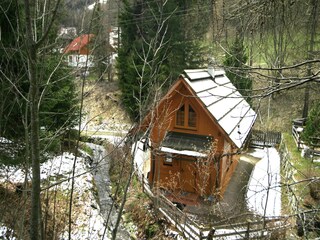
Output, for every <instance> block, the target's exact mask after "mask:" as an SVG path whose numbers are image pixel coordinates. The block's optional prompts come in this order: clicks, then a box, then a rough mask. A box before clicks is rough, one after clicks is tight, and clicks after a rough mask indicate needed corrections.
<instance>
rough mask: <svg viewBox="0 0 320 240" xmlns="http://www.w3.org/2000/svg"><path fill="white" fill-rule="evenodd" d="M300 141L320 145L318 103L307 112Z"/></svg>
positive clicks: (319, 110)
mask: <svg viewBox="0 0 320 240" xmlns="http://www.w3.org/2000/svg"><path fill="white" fill-rule="evenodd" d="M302 139H303V140H304V141H306V142H307V143H308V144H319V143H320V102H317V103H316V104H315V105H314V106H313V108H312V109H311V110H310V112H309V115H308V118H307V122H306V126H305V128H304V130H303V134H302Z"/></svg>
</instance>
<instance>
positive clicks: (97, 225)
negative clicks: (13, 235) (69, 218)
mask: <svg viewBox="0 0 320 240" xmlns="http://www.w3.org/2000/svg"><path fill="white" fill-rule="evenodd" d="M74 160H75V156H74V155H73V154H71V153H63V155H61V156H57V157H53V158H52V159H49V160H48V161H46V162H45V163H43V164H41V180H45V179H49V178H50V184H53V183H55V182H57V181H61V180H63V179H68V178H70V177H71V176H72V168H73V164H74ZM29 172H30V170H29ZM78 175H80V176H78ZM75 176H78V177H76V179H75V182H74V183H75V184H74V191H75V193H76V194H77V195H80V198H79V199H77V204H78V205H80V207H81V210H82V211H81V212H77V213H76V215H75V216H74V223H73V226H72V233H71V235H72V239H77V240H81V239H102V235H103V232H104V230H105V227H104V225H103V224H104V219H103V217H102V215H101V214H100V208H99V205H98V203H97V201H96V198H95V196H94V195H93V192H92V191H90V190H92V189H93V188H94V185H93V175H92V174H91V173H90V172H88V171H87V167H86V162H85V158H84V157H78V158H77V160H76V169H75ZM24 179H25V171H23V170H21V169H19V168H16V167H8V166H6V167H5V166H1V167H0V182H1V183H4V182H8V181H9V182H11V183H15V184H17V183H23V182H24ZM28 179H29V180H30V175H29V176H28ZM44 182H45V181H44ZM42 187H45V186H42ZM58 188H59V189H60V190H62V191H67V190H70V189H71V181H69V180H67V181H64V182H62V183H60V184H59V185H58ZM0 226H1V225H0ZM3 229H4V228H3V227H1V228H0V237H1V234H3V233H2V232H1V231H4V230H3ZM60 239H68V232H67V230H66V231H65V232H64V233H62V234H61V237H60ZM105 239H107V236H105Z"/></svg>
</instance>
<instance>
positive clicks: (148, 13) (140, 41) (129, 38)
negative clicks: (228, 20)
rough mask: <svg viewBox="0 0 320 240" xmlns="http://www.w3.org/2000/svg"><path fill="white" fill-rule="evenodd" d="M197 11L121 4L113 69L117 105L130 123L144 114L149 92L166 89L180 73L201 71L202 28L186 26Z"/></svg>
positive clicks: (171, 4)
mask: <svg viewBox="0 0 320 240" xmlns="http://www.w3.org/2000/svg"><path fill="white" fill-rule="evenodd" d="M187 3H188V5H187ZM200 10H201V9H194V3H193V2H189V1H168V2H166V4H165V5H162V4H160V3H159V2H158V1H153V0H147V1H143V2H140V1H136V2H135V3H134V4H130V3H129V2H128V1H127V2H125V7H124V11H123V12H122V14H121V18H120V23H119V24H120V27H121V47H120V49H119V53H118V64H117V68H118V73H119V81H120V87H121V90H122V101H123V104H124V106H125V107H126V109H127V110H128V112H129V114H130V115H131V117H132V118H134V119H135V118H137V117H141V116H140V115H141V114H142V113H141V111H139V108H140V109H141V105H143V106H144V107H143V108H144V109H145V110H146V109H147V106H148V104H150V103H151V102H152V101H151V99H152V96H153V94H154V93H155V90H154V89H155V88H157V87H159V86H164V88H166V87H168V86H169V85H170V84H171V83H172V81H174V80H176V79H177V78H178V76H179V74H181V73H182V71H183V69H186V68H198V67H200V66H201V65H202V63H203V61H204V59H203V56H205V54H204V53H203V49H202V48H201V47H200V46H201V45H200V39H201V38H202V36H203V33H204V32H205V31H206V30H205V29H206V26H203V27H202V28H193V27H192V25H193V24H195V23H194V22H193V21H190V17H192V15H197V14H199V12H198V11H200ZM191 14H192V15H191ZM159 26H162V27H161V28H160V27H159ZM150 46H153V47H151V48H150ZM155 86H156V87H155ZM163 90H165V89H163Z"/></svg>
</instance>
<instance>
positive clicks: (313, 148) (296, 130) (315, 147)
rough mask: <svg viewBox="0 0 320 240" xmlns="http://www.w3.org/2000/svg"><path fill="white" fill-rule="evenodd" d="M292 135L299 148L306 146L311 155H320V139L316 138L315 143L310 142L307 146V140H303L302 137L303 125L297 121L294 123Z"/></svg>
mask: <svg viewBox="0 0 320 240" xmlns="http://www.w3.org/2000/svg"><path fill="white" fill-rule="evenodd" d="M291 132H292V136H293V139H294V141H295V143H296V145H297V148H298V150H302V149H304V148H306V149H307V151H309V152H308V153H306V154H307V155H309V156H312V157H313V156H320V149H319V148H320V145H319V142H320V139H317V138H315V141H314V143H313V144H310V145H309V146H307V144H306V143H305V142H303V140H302V139H301V135H302V132H303V126H302V125H300V124H296V123H295V122H293V124H292V131H291Z"/></svg>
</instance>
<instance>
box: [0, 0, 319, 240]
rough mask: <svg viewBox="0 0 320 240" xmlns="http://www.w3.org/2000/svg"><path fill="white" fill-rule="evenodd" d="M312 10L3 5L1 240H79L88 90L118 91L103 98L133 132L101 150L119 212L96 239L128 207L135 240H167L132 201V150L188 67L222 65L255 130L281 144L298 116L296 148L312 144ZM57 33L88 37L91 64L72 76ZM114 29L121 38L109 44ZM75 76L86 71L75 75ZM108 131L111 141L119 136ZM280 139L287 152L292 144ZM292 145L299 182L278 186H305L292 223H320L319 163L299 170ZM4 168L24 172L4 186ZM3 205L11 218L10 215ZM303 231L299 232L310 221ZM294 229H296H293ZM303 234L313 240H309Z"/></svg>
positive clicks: (127, 3)
mask: <svg viewBox="0 0 320 240" xmlns="http://www.w3.org/2000/svg"><path fill="white" fill-rule="evenodd" d="M92 4H93V5H92ZM89 5H92V6H93V7H92V8H88V6H89ZM319 5H320V4H319V2H318V1H317V0H307V1H296V0H277V1H275V0H273V1H270V0H170V1H169V0H109V1H98V0H95V1H93V0H92V1H83V0H78V1H67V0H65V1H64V0H53V1H47V0H45V1H35V0H23V1H15V0H2V1H1V3H0V169H1V174H0V209H1V212H3V213H4V214H3V215H2V216H1V217H0V229H2V228H1V227H3V226H5V227H8V229H11V230H12V231H11V230H10V231H11V232H12V235H10V237H7V238H6V236H5V233H2V232H1V231H0V238H4V239H76V238H75V237H74V236H73V235H72V231H73V224H74V222H75V221H76V215H77V214H76V212H77V211H78V207H79V206H78V205H77V199H78V198H80V197H79V193H78V192H77V191H75V185H76V183H77V180H78V179H79V178H80V177H81V176H82V175H84V174H86V173H87V172H89V173H93V172H94V171H95V170H97V169H98V168H99V167H100V166H99V162H98V163H97V164H96V165H94V166H93V165H92V164H91V165H90V164H89V165H90V167H89V170H88V169H87V170H84V171H85V173H79V172H77V170H76V169H77V164H78V163H77V162H78V161H82V159H87V160H86V161H87V162H88V161H89V162H91V160H88V159H90V158H91V157H92V155H93V150H92V149H90V147H88V145H87V144H86V142H89V141H91V140H90V139H91V137H90V136H88V135H86V134H84V129H85V127H83V126H84V125H87V124H88V122H90V119H89V120H88V117H87V115H86V114H87V111H88V110H87V109H86V106H85V104H86V101H85V99H86V98H87V97H88V96H89V95H90V94H91V93H90V92H89V91H87V87H88V86H100V85H101V86H103V87H105V88H108V87H110V86H114V85H116V88H117V89H119V92H120V93H119V95H116V94H115V95H112V96H111V95H108V96H107V97H108V98H110V99H111V100H112V101H113V102H115V103H116V104H117V109H121V111H123V115H125V116H126V117H128V119H130V120H129V122H130V124H131V126H133V127H132V129H131V130H128V129H126V130H125V131H126V134H127V133H128V135H129V136H130V137H127V136H126V135H125V136H124V137H123V140H122V142H125V144H122V142H121V143H119V144H115V145H112V144H110V143H105V142H104V143H103V145H104V147H105V148H106V149H107V152H108V153H106V156H104V157H103V158H102V159H103V160H106V159H111V160H110V161H111V163H110V175H111V176H110V178H111V181H112V182H113V184H114V185H113V192H112V194H113V199H114V202H115V203H114V204H112V208H115V206H114V205H117V211H118V214H117V217H116V221H114V223H113V225H112V226H111V224H110V222H111V220H110V221H109V215H110V214H109V215H108V214H107V215H108V217H106V219H104V220H103V224H104V229H105V230H104V231H102V232H104V233H103V234H100V235H99V237H100V238H101V239H117V229H118V228H119V229H120V228H121V227H119V225H121V224H120V220H121V219H122V215H123V214H124V212H126V211H130V210H131V211H133V212H135V215H134V214H132V216H131V217H130V218H134V217H133V216H137V215H138V216H139V214H137V212H139V211H140V212H143V213H144V214H145V215H143V216H139V217H140V218H138V219H140V220H141V218H145V219H146V221H145V223H144V224H145V225H144V226H142V227H141V226H139V227H140V230H139V231H140V233H141V236H142V235H143V236H144V237H145V238H146V239H156V238H159V236H161V237H163V239H170V237H168V236H165V234H164V233H163V232H164V230H163V228H164V227H163V225H161V223H159V221H156V220H154V218H153V217H152V214H151V215H150V212H149V213H148V211H147V210H146V209H144V210H143V211H142V210H141V209H138V210H137V209H135V207H134V205H135V203H136V201H138V202H139V198H142V199H143V201H146V202H148V201H149V200H147V197H146V196H144V195H143V193H139V194H137V195H136V196H135V195H134V194H133V193H132V192H135V190H136V189H135V188H134V187H136V188H138V187H137V186H136V185H137V183H136V182H137V179H136V177H135V176H134V170H133V169H134V166H133V165H134V164H133V156H132V155H131V152H130V149H129V146H130V145H131V144H133V143H134V142H135V141H136V140H137V139H138V138H139V137H141V136H140V135H139V136H138V134H133V133H134V132H135V128H136V127H137V126H139V124H141V123H142V122H143V120H144V118H145V117H146V116H147V115H148V114H149V113H150V111H152V109H154V108H155V106H156V105H157V103H158V102H159V100H160V99H161V97H162V96H163V95H164V94H165V93H166V91H167V90H168V88H169V87H170V86H171V85H172V84H173V83H174V82H175V81H176V80H177V79H178V77H179V75H180V74H181V73H182V72H183V70H185V69H199V68H202V69H206V68H207V67H208V65H210V64H211V65H213V66H214V67H215V68H217V69H222V68H223V69H225V71H226V75H227V76H228V78H229V79H230V80H231V81H232V83H233V84H234V86H235V87H236V88H237V89H238V91H239V92H240V93H241V94H242V95H243V96H244V97H245V99H246V100H247V101H248V102H249V103H250V106H251V107H252V108H253V109H254V110H255V112H256V113H257V114H258V120H257V122H256V124H255V128H256V129H259V130H262V131H278V132H281V133H283V136H284V137H283V138H284V139H289V138H290V137H291V128H292V121H294V120H295V119H303V121H305V131H304V132H303V134H302V135H301V138H302V140H303V141H304V142H305V143H306V144H308V145H310V146H312V148H315V149H317V148H319V146H320V143H319V142H320V124H319V121H320V95H319V90H320V85H319V81H320V72H319V69H320V29H319V26H320V24H319V20H320V19H319V18H320V14H319V12H320V10H319V7H320V6H319ZM62 27H75V28H76V29H77V36H80V35H81V34H94V36H95V37H94V40H93V41H92V42H91V43H90V45H89V46H90V49H92V50H91V53H90V54H92V55H93V56H94V67H92V68H90V69H89V68H85V69H75V68H72V67H70V66H68V65H67V64H66V62H67V61H66V56H65V54H63V49H64V48H65V47H66V45H67V43H66V42H65V41H64V40H62V39H59V38H58V31H59V29H60V28H62ZM114 28H116V29H117V32H118V40H117V41H118V42H117V46H112V47H110V36H111V29H114ZM61 49H62V51H61ZM112 56H116V57H115V60H112ZM83 70H84V71H85V72H86V71H87V70H88V72H89V75H88V76H86V75H82V72H83ZM79 72H81V73H80V74H79ZM117 94H118V92H117ZM114 96H116V97H119V99H115V98H116V97H114ZM107 97H105V98H104V99H98V100H96V101H100V102H103V101H105V100H106V99H107ZM93 105H94V104H93ZM92 111H93V109H92ZM105 111H106V112H107V113H108V114H110V115H112V112H111V111H110V112H108V110H105ZM98 115H99V114H98ZM101 116H103V115H102V114H101ZM101 116H100V119H99V121H100V122H103V119H102V118H103V117H101ZM96 118H99V116H96ZM115 119H116V120H115V121H117V118H115ZM117 124H120V123H119V122H118V123H117ZM114 129H116V128H113V129H112V131H113V132H112V134H114V136H119V135H120V132H121V133H122V132H123V131H122V130H114ZM97 131H98V130H97ZM117 131H118V132H117ZM140 134H141V133H140ZM147 134H148V132H147V131H146V132H145V133H144V134H143V135H144V136H145V135H147ZM287 141H288V142H290V143H287V145H288V146H290V144H291V142H292V140H287ZM292 149H293V150H292V151H293V153H291V154H292V156H293V158H295V159H297V160H296V161H297V165H298V166H295V168H296V169H295V170H296V172H302V174H301V176H295V177H293V181H292V182H290V183H286V185H285V186H283V188H288V187H289V186H290V187H291V184H292V185H299V183H300V182H302V183H303V184H304V185H303V186H302V185H301V187H300V188H299V194H300V195H299V194H297V195H298V196H295V198H296V199H298V200H297V201H298V205H299V206H302V207H301V209H298V210H297V211H296V212H294V213H292V215H294V216H298V219H301V216H302V214H304V212H308V214H309V213H312V214H313V215H312V218H314V219H316V221H315V222H318V220H319V216H318V215H317V211H318V208H319V199H320V197H319V192H318V191H319V188H320V182H319V177H320V173H319V172H318V170H317V168H318V165H317V163H314V162H313V160H312V161H309V160H307V161H308V162H307V163H304V162H303V163H302V162H301V161H303V160H301V158H300V156H299V155H300V153H299V152H298V151H297V149H296V148H295V147H292ZM65 152H70V153H72V154H73V161H72V163H71V166H72V167H71V169H70V171H69V172H68V175H67V177H66V178H65V176H62V175H59V174H57V175H56V176H55V177H54V180H53V179H52V178H53V177H48V179H45V180H44V179H42V177H41V174H42V172H43V171H44V170H43V169H44V167H43V166H44V165H43V164H46V163H47V161H48V160H50V159H52V158H54V157H56V156H60V155H63V153H65ZM88 156H91V157H88ZM99 161H100V160H99ZM101 161H102V160H101ZM299 161H300V162H299ZM101 165H102V164H101ZM11 167H13V168H15V169H20V170H21V171H22V172H23V174H24V176H25V179H24V180H23V181H21V182H20V183H13V182H12V181H11V182H10V181H9V180H8V179H7V178H6V176H5V172H6V171H7V169H10V168H11ZM51 180H52V181H51ZM64 182H69V183H70V186H69V189H68V190H67V191H63V190H61V189H60V190H57V189H56V188H55V187H56V186H59V185H62V184H63V183H64ZM94 185H95V184H93V186H92V188H95V187H94ZM299 186H300V185H299ZM132 189H133V190H132ZM95 191H96V192H98V191H97V190H95ZM96 194H97V193H96ZM132 194H133V196H132ZM97 195H98V194H97ZM309 195H311V197H310V196H309ZM306 196H307V197H306ZM84 201H85V200H84ZM299 201H300V202H299ZM10 202H14V204H13V207H12V208H13V209H15V210H16V211H12V209H10V207H8V203H10ZM128 202H129V204H128ZM148 203H149V204H150V205H152V203H150V202H148ZM112 208H111V209H112ZM128 209H130V210H128ZM110 212H111V210H110ZM145 212H146V213H145ZM153 215H156V214H155V213H153ZM18 216H23V217H18ZM18 218H19V220H15V219H18ZM130 221H131V222H135V221H134V219H131V220H130ZM130 221H129V222H130ZM138 221H139V220H138ZM136 222H137V220H136ZM108 223H109V224H110V226H109V225H108ZM303 224H304V225H303V230H304V231H306V230H307V229H308V228H309V226H308V224H310V222H309V221H303ZM296 227H297V226H296V224H295V223H293V224H292V226H291V227H290V230H289V231H292V232H294V231H295V229H296ZM141 228H144V230H141ZM105 232H107V234H106V233H105ZM62 233H63V234H64V235H63V234H62ZM10 234H11V233H10ZM310 234H311V235H310V236H311V238H312V237H314V236H315V235H317V233H314V232H312V233H310ZM107 235H108V237H107ZM8 236H9V233H8ZM62 236H63V237H62ZM105 236H106V238H105ZM148 236H149V237H148ZM310 236H309V237H310ZM297 238H298V237H297ZM279 239H280V238H279Z"/></svg>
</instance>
